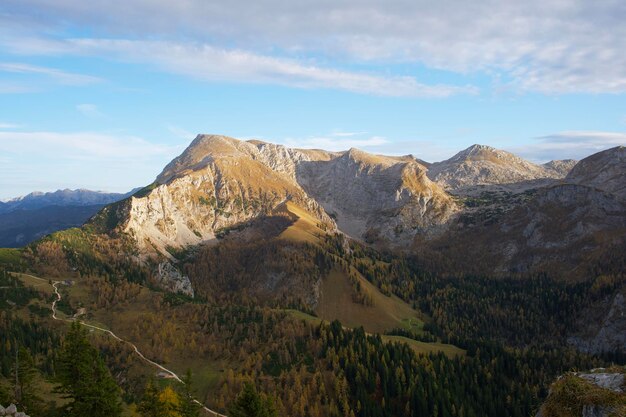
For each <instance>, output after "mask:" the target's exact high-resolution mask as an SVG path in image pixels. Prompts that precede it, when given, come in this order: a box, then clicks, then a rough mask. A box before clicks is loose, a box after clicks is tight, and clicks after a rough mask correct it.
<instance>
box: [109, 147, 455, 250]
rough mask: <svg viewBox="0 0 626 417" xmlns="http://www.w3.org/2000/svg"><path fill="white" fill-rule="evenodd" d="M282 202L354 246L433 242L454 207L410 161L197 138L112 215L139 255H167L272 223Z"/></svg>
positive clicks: (435, 185)
mask: <svg viewBox="0 0 626 417" xmlns="http://www.w3.org/2000/svg"><path fill="white" fill-rule="evenodd" d="M287 201H289V202H291V203H292V204H295V205H297V206H298V207H301V208H302V209H304V210H305V211H306V212H308V213H310V214H311V215H312V216H313V217H314V218H316V219H317V220H318V221H319V222H320V223H323V224H326V226H327V227H326V228H327V230H333V229H334V228H335V227H336V226H335V225H336V224H335V222H334V221H333V219H332V218H331V216H333V217H335V218H336V219H337V224H338V225H339V229H340V230H342V231H343V232H345V233H347V234H349V235H350V236H352V237H353V238H356V239H386V240H388V241H392V242H394V243H395V244H400V243H402V242H404V243H407V242H410V241H411V239H412V238H413V237H414V236H415V234H417V233H433V232H434V231H436V230H437V228H439V227H441V226H442V225H444V224H445V223H446V222H447V220H448V219H449V218H450V216H451V215H452V214H453V213H454V212H455V211H456V209H457V208H456V205H455V203H454V201H453V200H452V198H451V197H450V196H448V195H447V194H446V193H445V192H444V191H443V190H442V189H441V188H440V187H439V186H438V185H437V184H434V183H433V182H431V181H430V180H429V179H428V177H427V176H426V168H425V167H424V166H423V165H421V164H419V163H418V162H417V161H416V160H415V159H413V158H410V157H404V158H393V157H383V156H376V155H370V154H367V153H365V152H362V151H358V150H356V149H351V150H350V151H347V152H340V153H336V152H326V151H319V150H298V149H290V148H286V147H284V146H281V145H273V144H268V143H264V142H259V141H250V142H244V141H239V140H236V139H233V138H228V137H225V136H215V135H199V136H198V137H197V138H196V139H195V140H194V141H193V142H192V144H191V145H190V146H189V147H188V148H187V149H186V150H185V151H184V152H183V153H182V154H181V155H180V156H179V157H177V158H176V159H174V160H173V161H172V162H171V163H170V164H168V165H167V166H166V167H165V169H164V170H163V172H162V173H161V174H160V175H159V176H158V177H157V179H156V182H155V183H154V184H153V185H152V186H151V187H150V188H148V189H146V190H144V191H141V192H139V193H137V194H135V195H134V196H132V197H131V198H129V199H128V200H126V201H125V202H124V203H123V204H122V205H120V207H118V208H117V209H116V210H117V213H116V216H117V217H118V218H120V222H119V225H120V226H121V228H122V230H123V231H125V232H127V233H128V234H130V235H131V236H133V237H134V238H135V239H136V241H137V242H138V244H139V247H140V249H141V250H143V251H151V250H156V251H158V252H160V253H162V254H166V253H167V248H168V247H175V248H176V247H184V246H189V245H194V244H198V243H200V242H203V241H208V240H211V239H213V238H215V236H216V234H217V233H219V232H220V231H222V230H227V229H229V228H232V227H238V226H239V225H244V224H246V223H247V222H250V221H253V220H255V219H258V218H261V217H263V216H267V215H271V214H272V213H275V212H276V211H277V210H278V209H279V208H280V207H281V206H283V205H284V203H286V202H287Z"/></svg>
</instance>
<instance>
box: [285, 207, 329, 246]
mask: <svg viewBox="0 0 626 417" xmlns="http://www.w3.org/2000/svg"><path fill="white" fill-rule="evenodd" d="M286 208H287V211H289V213H291V214H293V215H295V216H296V217H297V218H298V220H296V221H295V222H294V223H293V224H292V225H291V226H289V227H288V228H287V229H286V230H285V231H283V232H282V233H281V234H280V235H279V236H278V238H279V239H283V240H288V241H290V242H306V243H311V244H314V245H316V244H318V243H319V241H320V236H322V235H323V234H324V231H323V230H322V229H320V228H319V227H317V224H318V223H319V220H317V219H316V218H315V217H313V216H311V215H310V214H309V213H308V212H306V211H305V210H303V209H302V208H300V207H298V206H297V205H295V204H293V203H292V202H290V201H288V202H287V203H286Z"/></svg>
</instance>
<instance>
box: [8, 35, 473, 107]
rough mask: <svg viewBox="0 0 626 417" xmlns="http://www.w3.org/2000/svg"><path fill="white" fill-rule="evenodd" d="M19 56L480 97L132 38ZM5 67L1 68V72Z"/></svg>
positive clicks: (27, 49) (43, 46)
mask: <svg viewBox="0 0 626 417" xmlns="http://www.w3.org/2000/svg"><path fill="white" fill-rule="evenodd" d="M10 48H12V51H13V52H15V53H24V54H73V55H87V56H107V57H115V58H116V59H118V60H121V61H125V62H139V63H142V64H147V65H152V66H156V67H158V68H159V69H161V70H164V71H167V72H170V73H175V74H180V75H185V76H190V77H193V78H196V79H200V80H204V81H229V82H247V83H257V84H277V85H284V86H288V87H296V88H304V89H312V88H328V89H337V90H344V91H350V92H354V93H361V94H372V95H378V96H390V97H430V98H433V97H434V98H442V97H449V96H452V95H457V94H477V93H478V89H477V88H476V87H474V86H470V85H464V86H457V85H446V84H434V85H428V84H424V83H420V82H419V81H418V80H417V79H416V78H414V77H410V76H381V75H378V74H370V73H362V72H355V71H344V70H339V69H335V68H326V67H322V66H319V65H316V64H314V63H302V62H300V61H298V60H295V59H291V58H283V57H274V56H268V55H262V54H257V53H253V52H249V51H245V50H241V49H224V48H217V47H214V46H212V45H208V44H197V43H195V44H190V43H179V42H171V41H143V40H130V39H95V38H94V39H65V40H56V41H50V40H45V39H29V40H25V41H23V42H20V43H19V44H16V43H14V44H13V46H10ZM1 68H2V66H0V69H1Z"/></svg>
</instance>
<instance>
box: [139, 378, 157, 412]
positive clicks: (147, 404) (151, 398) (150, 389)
mask: <svg viewBox="0 0 626 417" xmlns="http://www.w3.org/2000/svg"><path fill="white" fill-rule="evenodd" d="M137 411H139V414H140V415H141V417H160V411H161V407H160V402H159V390H158V389H157V387H156V385H155V384H154V381H153V380H150V381H148V384H147V385H146V389H145V390H144V393H143V398H142V399H141V402H140V403H139V407H138V408H137Z"/></svg>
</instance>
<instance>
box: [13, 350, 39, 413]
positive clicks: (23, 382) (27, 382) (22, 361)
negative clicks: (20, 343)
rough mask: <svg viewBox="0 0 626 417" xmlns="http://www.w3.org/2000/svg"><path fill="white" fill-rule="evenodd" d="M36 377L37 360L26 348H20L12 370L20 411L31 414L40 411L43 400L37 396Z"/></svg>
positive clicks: (16, 400)
mask: <svg viewBox="0 0 626 417" xmlns="http://www.w3.org/2000/svg"><path fill="white" fill-rule="evenodd" d="M36 376H37V368H36V367H35V360H34V359H33V357H32V355H31V354H30V352H29V351H28V350H27V349H26V348H24V347H20V348H19V349H18V351H17V355H16V358H15V364H14V365H13V370H12V379H13V380H14V381H15V395H14V398H15V403H16V404H17V405H18V406H19V408H20V410H24V411H26V412H31V413H32V412H33V411H39V410H40V408H39V407H40V406H41V398H39V397H38V396H37V390H36V387H35V384H34V379H35V377H36Z"/></svg>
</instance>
